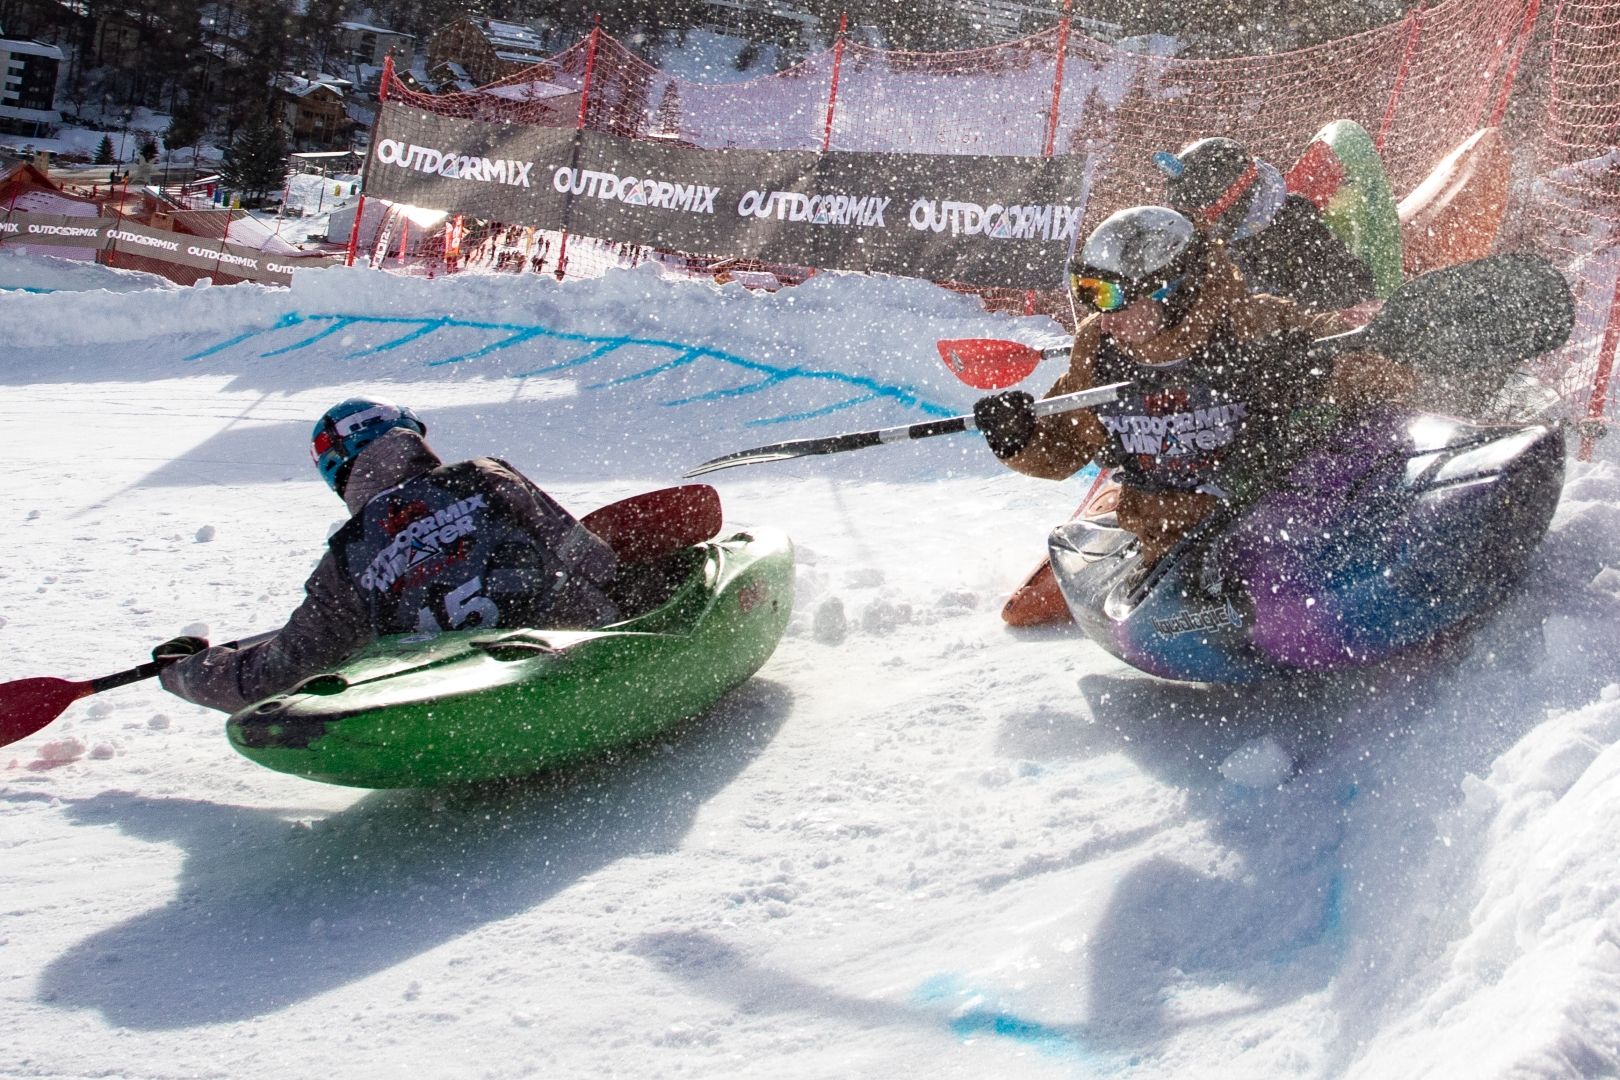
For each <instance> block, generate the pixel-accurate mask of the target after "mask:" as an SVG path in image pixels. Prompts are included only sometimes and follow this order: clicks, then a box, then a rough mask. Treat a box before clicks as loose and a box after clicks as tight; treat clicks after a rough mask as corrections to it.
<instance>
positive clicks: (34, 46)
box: [0, 38, 63, 60]
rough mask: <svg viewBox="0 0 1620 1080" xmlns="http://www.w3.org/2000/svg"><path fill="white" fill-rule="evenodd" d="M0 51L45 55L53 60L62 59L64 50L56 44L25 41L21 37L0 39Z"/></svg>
mask: <svg viewBox="0 0 1620 1080" xmlns="http://www.w3.org/2000/svg"><path fill="white" fill-rule="evenodd" d="M0 52H7V53H10V54H11V55H13V56H44V57H47V58H49V59H51V60H61V59H62V58H63V57H62V50H61V49H58V48H57V47H56V46H55V45H47V44H45V43H44V42H43V41H24V40H22V39H21V38H5V39H0Z"/></svg>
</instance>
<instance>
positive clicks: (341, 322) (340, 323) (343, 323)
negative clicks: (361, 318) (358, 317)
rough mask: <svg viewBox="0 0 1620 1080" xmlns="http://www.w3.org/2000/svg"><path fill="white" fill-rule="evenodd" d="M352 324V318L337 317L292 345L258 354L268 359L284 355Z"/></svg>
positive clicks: (304, 347)
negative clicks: (324, 327)
mask: <svg viewBox="0 0 1620 1080" xmlns="http://www.w3.org/2000/svg"><path fill="white" fill-rule="evenodd" d="M299 321H300V322H302V321H303V320H299ZM353 325H354V320H352V319H338V320H336V321H335V322H333V323H332V325H330V326H328V327H327V328H326V329H325V330H317V331H316V332H315V333H313V334H311V335H310V336H309V337H307V338H305V339H304V340H303V341H299V342H296V343H294V344H292V345H283V346H282V347H281V348H279V349H271V350H270V351H269V352H267V353H260V354H259V356H260V358H261V359H264V360H269V359H271V358H272V357H277V356H285V355H286V354H287V353H290V352H297V351H298V350H299V349H307V348H309V347H310V346H311V345H314V344H315V343H316V342H318V341H321V340H323V339H325V338H329V337H331V336H332V335H333V334H336V333H338V332H339V331H341V330H344V329H347V328H348V327H350V326H353Z"/></svg>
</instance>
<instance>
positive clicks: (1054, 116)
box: [1024, 0, 1074, 315]
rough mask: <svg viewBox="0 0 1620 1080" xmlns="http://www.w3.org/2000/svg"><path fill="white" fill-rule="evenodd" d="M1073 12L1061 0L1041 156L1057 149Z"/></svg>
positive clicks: (1031, 299)
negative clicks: (1053, 71) (1044, 139)
mask: <svg viewBox="0 0 1620 1080" xmlns="http://www.w3.org/2000/svg"><path fill="white" fill-rule="evenodd" d="M1073 12H1074V0H1063V19H1062V21H1060V22H1059V23H1058V47H1057V71H1056V72H1055V73H1054V74H1053V76H1052V107H1051V109H1050V110H1048V112H1047V116H1046V142H1045V145H1044V146H1042V148H1041V156H1042V157H1051V156H1052V155H1053V153H1054V152H1056V150H1057V129H1058V106H1059V104H1060V103H1061V102H1062V100H1063V61H1064V59H1065V58H1066V57H1067V56H1068V53H1069V24H1070V22H1071V21H1072V16H1073ZM1024 314H1025V315H1033V314H1035V290H1034V289H1026V290H1025V291H1024Z"/></svg>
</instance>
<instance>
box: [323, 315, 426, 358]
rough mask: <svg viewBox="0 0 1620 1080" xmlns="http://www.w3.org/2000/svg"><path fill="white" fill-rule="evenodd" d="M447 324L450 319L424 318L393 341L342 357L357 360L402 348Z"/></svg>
mask: <svg viewBox="0 0 1620 1080" xmlns="http://www.w3.org/2000/svg"><path fill="white" fill-rule="evenodd" d="M449 325H451V323H450V320H448V319H429V320H424V321H423V322H422V325H420V326H418V327H417V328H416V329H415V330H412V331H411V332H410V333H408V334H401V335H400V336H399V337H397V338H395V339H394V340H393V341H385V342H383V343H382V344H381V345H372V346H370V347H369V348H365V349H360V350H359V351H357V352H352V353H350V354H349V355H348V356H345V357H344V358H343V359H345V360H358V359H360V358H361V357H363V356H375V355H376V354H378V353H385V352H393V351H394V350H395V349H400V348H404V347H405V346H406V345H409V344H410V343H411V342H413V341H421V340H422V339H423V338H425V337H427V336H428V335H429V334H431V333H433V332H434V331H436V330H443V329H444V328H445V327H446V326H449Z"/></svg>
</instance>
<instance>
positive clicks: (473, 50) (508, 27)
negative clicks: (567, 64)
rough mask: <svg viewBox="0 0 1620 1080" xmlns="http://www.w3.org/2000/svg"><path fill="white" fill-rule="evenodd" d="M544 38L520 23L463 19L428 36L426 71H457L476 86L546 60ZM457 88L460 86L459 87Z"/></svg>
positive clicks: (458, 76) (461, 77)
mask: <svg viewBox="0 0 1620 1080" xmlns="http://www.w3.org/2000/svg"><path fill="white" fill-rule="evenodd" d="M545 61H546V57H545V39H544V38H543V37H542V36H541V35H540V32H539V31H537V30H534V29H532V28H530V27H527V26H522V25H519V24H518V23H509V22H500V21H498V20H496V19H475V18H471V17H468V18H462V19H457V20H456V21H455V22H453V23H450V24H449V25H447V26H443V27H441V28H440V29H439V30H438V31H436V32H435V33H434V35H433V36H432V37H431V38H429V39H428V43H427V70H428V74H429V75H430V76H435V77H436V75H435V73H437V72H440V71H449V72H454V73H456V75H457V78H459V79H465V80H467V81H468V82H470V83H471V84H472V85H474V86H482V85H484V84H486V83H492V82H494V81H495V80H496V79H502V78H505V77H506V76H508V75H512V74H515V73H517V72H519V71H522V70H524V69H525V68H531V67H534V66H535V65H536V64H542V63H545ZM457 88H458V89H459V88H460V87H457Z"/></svg>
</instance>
